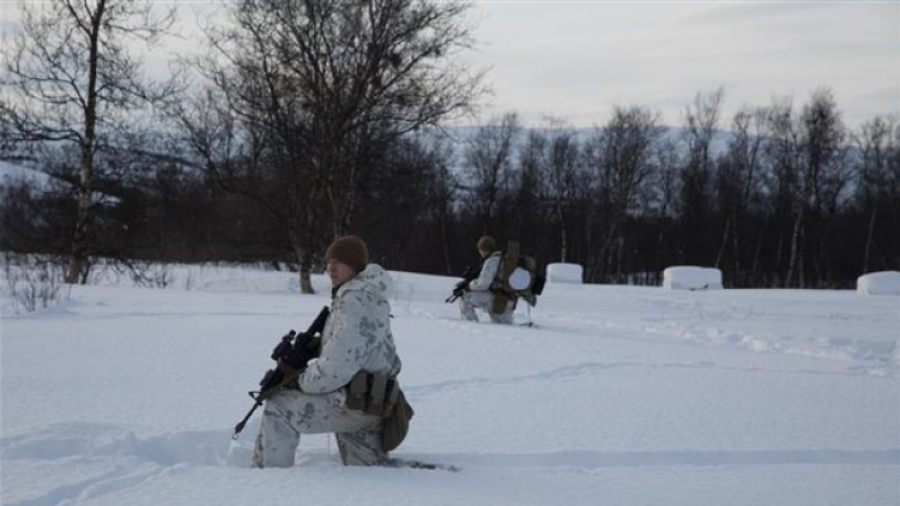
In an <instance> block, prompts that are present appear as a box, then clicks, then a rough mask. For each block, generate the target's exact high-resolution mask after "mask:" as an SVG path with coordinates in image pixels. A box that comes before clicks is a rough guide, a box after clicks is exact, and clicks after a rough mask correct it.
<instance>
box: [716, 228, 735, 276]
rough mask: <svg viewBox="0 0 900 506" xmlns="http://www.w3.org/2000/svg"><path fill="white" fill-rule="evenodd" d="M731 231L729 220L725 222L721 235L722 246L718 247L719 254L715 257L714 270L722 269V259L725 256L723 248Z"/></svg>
mask: <svg viewBox="0 0 900 506" xmlns="http://www.w3.org/2000/svg"><path fill="white" fill-rule="evenodd" d="M730 230H731V218H728V219H726V220H725V231H724V232H723V233H722V245H721V246H719V254H718V255H716V263H715V265H714V267H715V268H717V269H721V268H722V258H723V257H724V256H725V248H726V247H727V246H728V233H729V231H730Z"/></svg>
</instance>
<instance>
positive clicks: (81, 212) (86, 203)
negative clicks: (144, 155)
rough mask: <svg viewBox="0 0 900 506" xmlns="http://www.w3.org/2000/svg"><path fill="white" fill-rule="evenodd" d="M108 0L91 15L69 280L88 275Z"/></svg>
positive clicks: (99, 3) (72, 281)
mask: <svg viewBox="0 0 900 506" xmlns="http://www.w3.org/2000/svg"><path fill="white" fill-rule="evenodd" d="M105 8H106V1H105V0H101V1H100V2H98V3H97V7H96V10H95V12H94V15H93V16H92V17H91V26H90V39H91V42H90V50H89V53H88V83H87V103H86V104H85V105H84V136H83V138H82V140H81V162H80V166H79V178H80V179H79V185H78V215H77V216H76V218H75V232H74V234H73V236H72V248H71V251H72V253H71V257H70V258H69V265H68V268H67V269H66V283H73V284H74V283H79V282H81V283H86V282H87V278H88V272H87V268H88V263H87V255H88V238H89V230H88V228H89V227H90V221H91V211H92V210H91V177H92V172H93V169H94V141H95V139H96V126H97V66H98V65H99V54H98V53H99V39H100V22H101V21H102V20H103V15H104V10H105Z"/></svg>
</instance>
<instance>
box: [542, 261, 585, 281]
mask: <svg viewBox="0 0 900 506" xmlns="http://www.w3.org/2000/svg"><path fill="white" fill-rule="evenodd" d="M583 276H584V268H583V267H581V266H580V265H578V264H564V263H556V264H548V265H547V282H548V283H569V284H577V285H580V284H581V283H582V282H583V281H582V280H583Z"/></svg>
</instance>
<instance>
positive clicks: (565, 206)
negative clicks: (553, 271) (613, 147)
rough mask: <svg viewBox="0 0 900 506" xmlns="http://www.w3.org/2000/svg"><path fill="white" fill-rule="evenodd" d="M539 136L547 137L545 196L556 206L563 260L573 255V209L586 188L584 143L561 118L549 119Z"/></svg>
mask: <svg viewBox="0 0 900 506" xmlns="http://www.w3.org/2000/svg"><path fill="white" fill-rule="evenodd" d="M539 135H542V136H543V137H544V138H545V139H546V140H545V141H544V142H543V143H542V144H543V146H544V153H543V156H542V157H541V158H540V160H541V161H542V163H541V165H540V167H541V174H542V176H543V179H544V196H545V198H546V199H547V202H548V204H549V205H551V206H552V216H553V222H554V226H556V227H557V229H558V231H559V260H560V261H561V262H566V261H568V259H569V257H570V254H571V248H570V237H569V219H570V217H571V216H570V212H571V211H572V209H573V206H574V205H575V203H576V201H577V200H578V198H579V196H580V195H581V193H583V191H584V190H585V184H584V183H585V181H584V178H583V177H582V175H583V174H582V172H581V165H580V162H581V160H580V156H581V146H580V144H579V142H578V139H577V138H576V137H575V132H574V130H572V128H571V127H569V126H567V125H565V124H564V123H563V122H562V121H560V120H558V119H553V118H550V119H548V120H547V121H546V125H545V127H544V128H542V129H541V133H540V134H539Z"/></svg>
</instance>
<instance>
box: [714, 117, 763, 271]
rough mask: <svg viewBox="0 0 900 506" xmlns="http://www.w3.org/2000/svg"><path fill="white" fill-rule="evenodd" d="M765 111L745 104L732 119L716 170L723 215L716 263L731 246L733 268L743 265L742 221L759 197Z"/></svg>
mask: <svg viewBox="0 0 900 506" xmlns="http://www.w3.org/2000/svg"><path fill="white" fill-rule="evenodd" d="M766 115H767V110H766V109H764V108H761V109H760V108H757V109H754V108H750V107H744V108H742V109H741V110H739V111H738V112H737V113H735V115H734V118H733V120H732V137H731V140H730V142H729V144H728V148H727V151H726V152H725V153H724V155H723V156H722V158H721V159H720V161H719V164H718V172H717V173H716V182H717V185H716V186H717V196H718V200H719V211H720V213H722V214H723V215H724V218H725V227H724V231H723V232H722V239H721V243H720V246H719V253H718V255H717V257H716V263H715V265H716V267H722V265H723V262H724V258H725V254H726V251H727V250H729V249H730V250H731V257H732V261H733V264H732V266H733V267H734V270H735V271H740V270H741V268H742V264H741V253H742V251H743V250H742V247H743V244H742V241H743V239H744V237H743V229H744V225H745V223H744V222H745V221H746V216H747V213H748V210H749V207H750V206H751V204H752V202H753V201H759V200H760V199H761V195H760V194H761V184H762V179H761V177H762V174H761V173H762V163H763V154H764V153H763V143H764V141H765V138H766V137H765V136H766V131H765V129H766V126H767V117H766Z"/></svg>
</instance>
